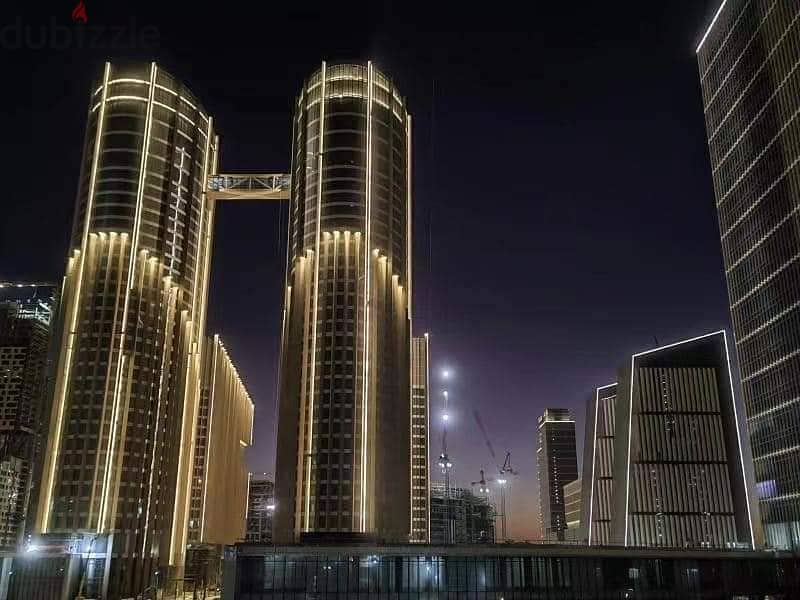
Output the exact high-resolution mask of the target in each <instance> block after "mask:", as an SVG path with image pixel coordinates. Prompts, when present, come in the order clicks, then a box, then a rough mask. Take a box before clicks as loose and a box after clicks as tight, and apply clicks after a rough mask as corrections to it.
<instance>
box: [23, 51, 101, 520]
mask: <svg viewBox="0 0 800 600" xmlns="http://www.w3.org/2000/svg"><path fill="white" fill-rule="evenodd" d="M110 72H111V63H108V62H107V63H106V64H105V67H104V69H103V85H102V86H101V89H102V92H103V93H102V95H101V98H100V114H99V115H98V117H97V124H96V126H95V128H96V132H95V139H94V148H93V149H92V150H93V156H92V170H91V173H90V174H89V190H88V193H87V195H86V212H85V214H84V223H83V235H82V238H81V250H80V259H79V265H78V273H77V277H76V282H75V286H74V288H73V291H72V298H71V306H70V317H68V323H69V329H68V330H67V331H66V332H65V335H64V341H63V342H62V345H61V353H60V354H61V356H63V357H64V359H63V362H62V363H61V364H62V368H61V373H60V374H59V385H58V387H57V389H58V393H57V400H56V402H55V404H56V406H55V409H56V415H57V417H56V427H55V430H54V431H53V435H51V437H50V444H51V446H50V447H51V449H52V450H51V452H49V453H48V456H47V460H48V461H49V463H50V464H49V465H48V466H47V467H46V468H45V479H44V481H43V482H42V487H43V489H44V494H42V499H41V501H40V510H39V517H40V518H39V519H38V523H37V526H38V529H39V530H40V531H41V532H42V533H47V531H48V530H49V528H50V527H49V520H50V502H51V501H52V498H53V486H54V485H55V472H56V465H57V464H58V452H59V449H60V447H61V432H62V427H63V422H64V404H65V403H66V401H67V387H68V386H69V375H70V370H71V367H72V352H73V340H74V339H75V335H76V333H77V332H76V329H77V325H78V306H79V304H80V299H81V287H82V285H83V270H84V266H85V264H86V252H87V249H88V244H89V229H90V225H91V220H92V209H93V204H94V193H95V186H96V183H97V165H98V162H99V160H100V143H101V140H102V137H103V125H104V122H105V112H106V99H107V97H108V77H109V74H110ZM65 279H66V278H65ZM65 289H66V284H65Z"/></svg>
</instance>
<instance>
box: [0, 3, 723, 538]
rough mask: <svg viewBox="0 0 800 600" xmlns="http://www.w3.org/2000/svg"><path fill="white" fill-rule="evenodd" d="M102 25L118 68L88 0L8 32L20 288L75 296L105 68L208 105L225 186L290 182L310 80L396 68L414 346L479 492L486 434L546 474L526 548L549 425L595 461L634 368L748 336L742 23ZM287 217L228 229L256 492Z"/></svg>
mask: <svg viewBox="0 0 800 600" xmlns="http://www.w3.org/2000/svg"><path fill="white" fill-rule="evenodd" d="M85 2H86V11H87V15H88V24H87V27H88V28H90V29H91V30H92V31H91V33H92V36H89V37H94V36H99V37H96V39H94V41H93V43H92V44H90V43H89V41H88V40H84V42H83V44H81V43H79V41H78V39H77V29H78V28H80V27H82V25H76V24H73V23H72V21H71V18H70V13H71V11H72V8H73V5H74V3H73V2H72V0H69V1H63V2H50V3H47V5H46V6H42V5H38V6H34V7H28V8H26V7H25V6H24V5H25V4H31V3H16V4H15V5H14V10H17V11H25V10H29V11H30V12H27V13H26V12H17V13H13V12H8V9H7V8H6V9H5V10H4V14H3V16H2V17H0V60H2V67H3V75H4V85H3V93H2V94H0V117H1V118H2V121H0V123H2V130H3V142H2V146H1V147H0V153H1V154H0V158H1V159H2V164H3V168H4V173H3V179H4V185H3V189H2V192H1V194H2V196H0V197H1V198H2V216H0V280H4V279H5V280H8V279H10V280H18V279H21V280H60V278H61V276H62V274H63V269H64V258H65V256H66V252H67V243H68V233H69V226H70V222H71V219H72V211H73V204H74V200H75V193H76V187H77V179H78V165H79V162H80V154H81V143H82V139H83V130H84V126H85V119H86V110H87V102H88V97H89V90H90V85H91V82H92V81H93V80H94V79H95V78H96V77H97V76H98V75H99V74H100V72H101V68H102V62H103V61H104V60H106V59H111V60H129V59H137V60H146V61H150V60H157V61H158V62H159V64H160V66H162V67H163V68H166V69H167V70H169V71H171V72H172V73H173V74H174V75H176V76H177V77H178V78H180V79H182V80H184V81H185V82H186V84H187V85H188V86H189V87H190V88H191V89H192V90H193V91H194V92H195V94H196V95H197V96H198V97H199V98H200V99H201V100H202V101H203V103H204V105H205V107H206V108H207V109H208V111H210V113H211V114H212V115H213V116H214V117H215V119H216V124H217V127H218V130H219V133H220V136H221V170H222V171H232V172H235V171H239V172H284V171H287V170H288V168H289V154H290V144H291V136H290V131H291V111H292V104H293V100H294V97H295V94H296V93H297V91H298V90H299V88H300V86H301V83H302V81H303V79H304V78H305V77H306V76H307V75H309V74H310V73H311V71H312V70H314V69H315V68H316V67H317V66H318V64H319V62H320V61H321V60H322V59H327V60H331V61H335V60H347V59H359V60H364V59H368V58H370V59H372V60H373V61H375V63H376V65H377V66H378V67H379V68H381V69H382V70H384V71H386V72H388V73H389V74H390V75H391V76H392V77H393V78H394V79H395V81H396V83H397V85H398V86H399V88H400V90H401V91H402V92H403V93H404V94H405V95H406V96H407V98H408V102H409V106H410V111H411V113H412V115H413V117H414V124H415V129H414V139H415V146H414V171H415V173H414V174H415V181H414V184H415V190H414V191H415V197H414V202H415V214H414V226H415V235H414V252H415V264H414V268H415V288H414V293H415V303H416V304H415V313H416V314H415V323H414V328H415V332H416V333H417V334H420V333H422V332H424V331H429V332H430V333H431V352H432V355H433V363H434V367H435V368H434V375H435V374H436V372H437V371H438V370H439V369H440V368H441V367H444V366H448V367H450V368H451V369H452V370H453V372H454V378H453V382H452V383H450V384H449V390H450V398H451V403H452V405H453V413H454V419H453V430H452V433H451V435H450V437H449V442H450V443H449V445H450V451H451V452H450V454H451V457H452V458H453V459H454V463H455V468H454V470H453V475H454V479H455V481H456V482H457V483H460V484H467V485H468V484H469V482H470V481H472V480H475V479H477V478H478V470H479V469H480V468H481V467H485V468H487V470H488V469H489V468H490V466H491V465H492V461H491V460H490V457H489V455H488V451H487V449H486V447H485V445H484V443H483V442H482V440H481V436H480V432H479V430H478V428H477V426H476V425H475V422H474V419H473V417H472V411H473V410H474V409H477V410H479V411H480V413H481V415H482V417H483V420H484V422H485V423H486V427H487V429H488V430H489V433H490V435H491V437H492V440H493V443H494V445H495V448H496V449H497V452H498V454H504V453H505V451H506V450H511V452H512V456H513V463H514V466H515V468H516V469H517V470H518V471H519V473H520V474H519V476H518V477H517V478H516V479H515V480H514V482H513V489H512V501H511V509H510V511H509V517H510V522H511V523H510V535H511V536H513V537H516V538H518V539H523V538H533V537H537V536H538V528H539V525H538V522H537V521H538V516H537V515H538V506H537V495H536V494H537V490H536V441H537V440H536V437H537V432H536V418H537V416H538V415H539V414H541V412H542V410H543V409H544V408H545V407H548V406H556V407H568V408H570V409H572V410H573V411H574V413H575V414H576V416H577V418H578V437H579V450H580V448H581V447H582V442H583V420H584V419H583V416H584V410H585V402H586V400H587V398H588V397H589V394H590V393H591V392H592V390H593V389H594V388H595V387H596V386H598V385H603V384H606V383H609V382H611V381H613V380H614V377H615V372H616V368H617V367H618V366H619V365H620V364H621V363H622V362H623V360H624V359H625V358H626V357H628V356H630V354H631V353H632V352H636V351H639V350H643V349H646V348H648V347H652V346H654V345H655V340H656V339H657V340H658V342H659V343H667V342H672V341H677V340H679V339H681V338H685V337H690V336H694V335H697V334H701V333H705V332H708V331H711V330H717V329H720V328H729V316H728V311H727V302H726V291H725V282H724V276H723V269H722V260H721V256H720V248H719V239H718V231H717V223H716V216H715V211H714V198H713V189H712V183H711V174H710V167H709V164H708V159H707V151H706V140H705V129H704V122H703V112H702V104H701V99H700V89H699V82H698V75H697V66H696V62H695V55H694V48H695V46H696V45H697V42H698V40H699V38H700V37H701V36H702V33H703V30H704V28H705V26H706V25H707V23H708V22H709V21H710V18H711V16H712V14H713V12H714V11H715V9H716V7H717V6H716V5H717V4H718V2H717V1H716V0H706V1H695V0H685V1H684V2H635V3H633V2H631V3H630V4H629V5H627V3H625V2H617V3H610V2H609V3H606V2H604V3H598V2H584V3H575V2H568V3H567V2H552V1H551V2H540V1H536V0H529V1H527V2H515V3H511V2H496V3H487V2H480V3H474V4H472V3H469V2H467V3H464V2H459V3H450V2H442V3H437V2H431V1H428V2H425V3H420V4H419V5H416V4H412V3H407V2H395V3H393V2H379V1H376V2H370V3H355V2H354V3H347V2H335V3H334V2H329V3H318V2H313V1H312V2H242V3H236V2H232V1H226V2H217V3H214V2H202V3H201V2H193V3H186V4H185V6H180V8H179V4H178V3H171V2H165V1H163V0H162V1H161V2H147V1H143V2H135V3H133V2H114V3H109V2H105V3H101V2H97V1H96V0H85ZM120 28H121V29H120ZM118 30H119V32H121V34H122V35H117V33H118ZM18 34H19V35H18ZM26 36H27V37H26ZM43 36H44V37H43ZM59 36H61V37H59ZM42 42H45V47H44V48H32V47H31V46H41V45H42ZM91 45H93V46H95V47H89V46H91ZM285 213H286V209H285V207H283V208H282V207H280V206H278V205H269V204H262V205H258V204H245V205H242V204H227V205H221V206H220V207H219V211H218V213H217V215H218V221H217V226H216V227H217V228H216V240H215V246H214V262H213V269H212V271H213V272H212V281H211V295H210V308H209V332H210V333H213V332H218V333H220V334H221V335H222V336H223V338H224V340H225V342H226V346H227V347H228V348H229V350H230V352H231V354H232V356H233V358H234V360H235V361H236V363H237V364H238V366H239V370H240V372H241V374H242V377H243V379H244V380H245V382H246V383H247V385H248V387H249V389H250V391H251V394H252V396H253V398H254V400H255V403H256V430H255V445H254V447H253V448H252V449H251V451H250V456H249V460H250V464H251V467H252V468H253V470H258V471H268V472H272V471H273V470H274V433H275V428H274V414H275V372H276V366H277V356H276V352H277V348H278V343H279V341H278V332H279V318H280V308H281V293H280V288H281V282H282V277H283V266H284V250H283V241H282V239H281V234H282V232H284V231H285ZM434 381H435V387H434V392H435V395H434V404H433V413H434V417H438V416H439V415H440V414H441V412H440V410H439V406H438V405H439V402H440V399H441V394H440V392H441V390H442V389H444V387H443V385H442V382H441V381H440V380H438V379H436V378H435V379H434ZM432 422H435V423H438V420H437V419H432ZM439 444H440V432H439V431H436V430H434V431H433V432H432V455H434V456H435V455H436V453H437V452H438V450H439ZM501 460H502V457H501ZM434 473H435V472H434Z"/></svg>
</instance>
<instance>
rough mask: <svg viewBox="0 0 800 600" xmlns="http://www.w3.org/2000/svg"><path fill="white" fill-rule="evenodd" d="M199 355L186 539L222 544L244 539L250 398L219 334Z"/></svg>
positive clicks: (250, 421) (251, 419)
mask: <svg viewBox="0 0 800 600" xmlns="http://www.w3.org/2000/svg"><path fill="white" fill-rule="evenodd" d="M206 350H207V351H206V352H205V355H204V358H203V362H204V368H203V384H202V391H201V399H200V411H199V415H198V419H197V441H196V444H195V456H194V458H195V468H194V476H193V478H192V507H191V512H190V515H189V541H190V542H196V543H202V544H210V545H224V544H234V543H236V542H239V541H242V540H244V539H245V520H246V515H247V494H248V479H249V473H248V471H247V465H246V462H245V450H246V449H247V448H249V447H250V446H251V445H252V443H253V401H252V400H251V399H250V394H248V393H247V389H246V388H245V386H244V383H242V380H241V378H240V377H239V372H238V371H237V370H236V367H235V366H234V364H233V361H232V360H231V358H230V356H229V355H228V352H227V351H226V350H225V346H224V345H223V344H222V342H221V341H220V339H219V336H218V335H215V336H214V337H213V338H210V339H209V340H208V342H207V345H206Z"/></svg>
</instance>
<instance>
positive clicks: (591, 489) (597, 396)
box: [587, 388, 600, 546]
mask: <svg viewBox="0 0 800 600" xmlns="http://www.w3.org/2000/svg"><path fill="white" fill-rule="evenodd" d="M599 406H600V388H597V389H596V390H595V392H594V433H593V434H592V478H591V479H590V480H589V524H588V527H589V540H588V542H587V543H588V544H589V546H591V545H592V509H593V508H594V466H595V457H596V456H597V409H598V407H599Z"/></svg>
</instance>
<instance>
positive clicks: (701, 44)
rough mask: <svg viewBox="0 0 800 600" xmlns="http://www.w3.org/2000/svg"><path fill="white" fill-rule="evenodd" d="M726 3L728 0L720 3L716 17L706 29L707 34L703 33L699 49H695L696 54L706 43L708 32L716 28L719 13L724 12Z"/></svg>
mask: <svg viewBox="0 0 800 600" xmlns="http://www.w3.org/2000/svg"><path fill="white" fill-rule="evenodd" d="M726 3H727V0H722V4H720V5H719V8H718V9H717V12H716V14H715V15H714V18H713V19H711V24H710V25H709V26H708V29H706V32H705V34H703V38H702V39H701V40H700V43H699V44H698V45H697V49H696V50H695V51H694V52H695V54H697V53H698V52H700V48H702V47H703V44H705V43H706V38H707V37H708V34H710V33H711V30H712V29H714V25H715V24H716V23H717V19H719V15H720V13H722V9H723V8H725V4H726Z"/></svg>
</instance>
